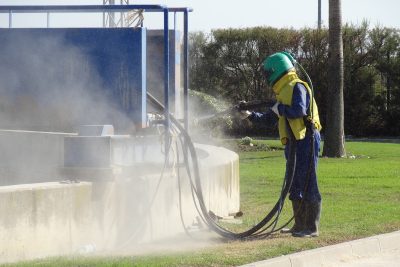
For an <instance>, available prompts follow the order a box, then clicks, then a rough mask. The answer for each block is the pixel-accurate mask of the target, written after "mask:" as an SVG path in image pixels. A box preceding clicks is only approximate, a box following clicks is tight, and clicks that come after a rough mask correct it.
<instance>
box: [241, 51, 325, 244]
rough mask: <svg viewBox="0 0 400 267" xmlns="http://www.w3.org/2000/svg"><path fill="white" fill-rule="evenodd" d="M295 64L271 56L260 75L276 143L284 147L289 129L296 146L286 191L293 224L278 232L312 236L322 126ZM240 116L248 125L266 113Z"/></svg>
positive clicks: (316, 225) (317, 200)
mask: <svg viewBox="0 0 400 267" xmlns="http://www.w3.org/2000/svg"><path fill="white" fill-rule="evenodd" d="M295 63H296V62H295V60H294V58H293V57H292V56H291V55H290V54H289V53H286V52H278V53H275V54H273V55H271V56H269V57H267V58H266V59H265V60H264V61H263V63H262V71H263V74H264V75H265V77H266V79H267V83H268V85H269V86H271V87H272V89H273V91H274V93H275V96H276V100H277V101H276V103H275V104H274V105H273V106H272V107H271V110H272V111H273V112H274V113H275V114H276V115H277V116H278V118H279V137H280V141H281V142H282V144H283V145H286V144H287V142H288V138H289V135H288V129H287V127H288V126H289V127H290V130H291V131H292V133H293V135H294V138H295V142H296V145H297V150H296V166H295V173H294V178H293V183H292V186H291V188H290V191H289V193H290V194H289V199H290V200H291V202H292V207H293V216H294V225H293V227H292V228H290V229H282V231H281V232H283V233H291V234H292V235H293V236H295V237H316V236H318V235H319V230H318V228H319V220H320V214H321V194H320V192H319V189H318V182H317V162H318V152H319V148H320V141H321V137H320V133H319V132H320V130H321V128H322V127H321V124H320V120H319V116H318V108H317V105H316V102H315V100H314V98H313V93H312V91H311V89H310V87H309V85H308V84H307V83H306V82H304V81H302V80H300V79H299V77H298V76H297V73H296V69H295V66H294V65H295ZM244 113H245V114H248V115H249V116H248V119H249V120H250V121H252V122H262V121H265V120H268V119H269V118H270V112H269V114H268V112H266V113H258V112H251V113H250V114H249V112H246V111H245V112H244ZM312 141H314V153H312ZM285 157H286V159H287V158H288V146H285ZM310 163H311V165H310ZM310 167H311V168H310Z"/></svg>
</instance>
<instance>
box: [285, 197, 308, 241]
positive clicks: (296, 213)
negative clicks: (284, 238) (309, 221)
mask: <svg viewBox="0 0 400 267" xmlns="http://www.w3.org/2000/svg"><path fill="white" fill-rule="evenodd" d="M292 209H293V217H294V225H293V226H292V228H290V229H289V228H283V229H282V230H281V233H282V234H289V233H290V234H293V233H299V232H302V231H304V230H305V223H306V217H305V214H306V212H305V211H306V209H305V208H304V203H302V201H301V200H292Z"/></svg>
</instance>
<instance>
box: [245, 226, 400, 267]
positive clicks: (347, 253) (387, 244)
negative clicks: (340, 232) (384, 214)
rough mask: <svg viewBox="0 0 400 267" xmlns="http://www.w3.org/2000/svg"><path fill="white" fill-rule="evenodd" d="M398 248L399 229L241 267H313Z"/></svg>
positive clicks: (399, 241)
mask: <svg viewBox="0 0 400 267" xmlns="http://www.w3.org/2000/svg"><path fill="white" fill-rule="evenodd" d="M394 250H400V231H396V232H393V233H388V234H382V235H377V236H373V237H367V238H363V239H358V240H354V241H349V242H344V243H340V244H336V245H332V246H326V247H321V248H317V249H312V250H307V251H302V252H298V253H293V254H289V255H285V256H280V257H276V258H272V259H269V260H265V261H258V262H253V263H249V264H246V265H242V266H243V267H314V266H325V265H327V264H332V263H335V262H339V261H341V260H346V259H353V258H361V257H369V256H371V255H375V254H379V253H384V252H389V251H394Z"/></svg>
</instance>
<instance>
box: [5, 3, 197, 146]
mask: <svg viewBox="0 0 400 267" xmlns="http://www.w3.org/2000/svg"><path fill="white" fill-rule="evenodd" d="M137 9H143V10H144V11H146V12H163V13H164V70H165V73H164V106H165V119H166V133H169V127H170V118H169V114H170V112H169V73H170V70H169V34H168V30H169V25H168V24H169V16H168V14H169V12H174V13H177V12H181V13H183V14H184V44H183V45H184V63H183V64H184V126H185V128H186V130H188V126H189V123H188V121H189V118H188V86H189V71H188V62H189V61H188V53H189V51H188V40H189V38H188V13H189V12H191V11H193V10H192V9H191V8H186V7H182V8H168V7H166V6H163V5H47V6H43V5H38V6H0V13H8V14H9V27H10V28H11V27H12V14H13V13H47V25H48V26H49V24H50V22H49V16H50V13H102V12H126V11H129V10H137ZM175 26H176V24H175V23H174V27H175ZM167 138H169V137H168V135H167ZM165 148H166V150H167V149H168V142H166V147H165Z"/></svg>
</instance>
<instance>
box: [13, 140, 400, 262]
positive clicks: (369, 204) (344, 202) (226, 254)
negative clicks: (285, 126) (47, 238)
mask: <svg viewBox="0 0 400 267" xmlns="http://www.w3.org/2000/svg"><path fill="white" fill-rule="evenodd" d="M256 143H266V144H268V145H272V146H277V147H279V146H280V145H279V144H278V143H277V141H274V140H267V141H256ZM346 151H347V153H348V155H354V157H353V158H340V159H330V158H320V161H319V169H318V175H319V186H320V190H321V194H322V197H323V209H322V217H321V235H320V237H318V238H312V239H298V238H292V237H290V236H287V235H286V236H285V235H279V234H278V235H275V236H273V238H268V239H264V240H256V241H246V242H239V241H231V242H222V243H221V244H219V245H213V246H212V247H211V248H202V249H197V250H195V251H190V252H181V253H173V254H159V255H157V256H154V255H153V256H150V255H149V256H132V257H114V258H112V257H78V258H67V257H61V258H49V259H45V260H38V261H33V262H26V263H19V264H16V265H8V266H236V265H241V264H245V263H249V262H253V261H258V260H263V259H267V258H271V257H275V256H279V255H283V254H289V253H292V252H296V251H301V250H305V249H311V248H316V247H320V246H325V245H329V244H335V243H339V242H342V241H347V240H353V239H357V238H362V237H367V236H372V235H376V234H381V233H386V232H391V231H395V230H399V229H400V144H393V143H376V142H374V143H372V142H371V143H368V142H347V143H346ZM284 168H285V160H284V157H283V151H282V150H275V151H255V152H241V153H240V173H241V174H240V175H241V209H242V211H243V212H244V216H243V218H242V219H243V224H242V225H240V226H235V227H233V228H235V229H236V230H244V229H246V228H248V227H250V226H252V225H253V224H254V223H255V222H257V221H258V220H259V219H260V218H262V217H263V216H264V215H265V212H267V211H268V210H269V209H270V208H271V206H272V204H274V203H275V201H276V198H277V196H278V192H279V188H280V186H281V182H282V177H283V174H284ZM290 214H291V212H290V207H289V205H288V203H287V205H286V207H285V210H284V213H283V214H282V221H285V220H287V218H289V217H290Z"/></svg>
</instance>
